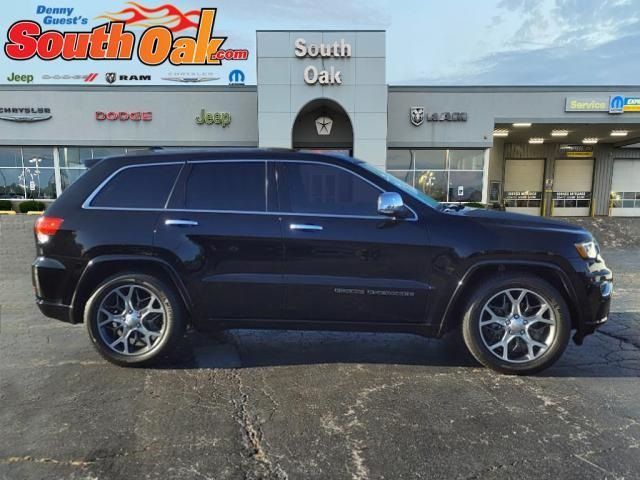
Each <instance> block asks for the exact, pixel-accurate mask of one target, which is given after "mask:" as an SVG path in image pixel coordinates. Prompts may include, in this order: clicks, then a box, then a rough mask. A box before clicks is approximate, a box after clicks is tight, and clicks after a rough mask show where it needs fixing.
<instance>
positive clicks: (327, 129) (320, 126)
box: [316, 116, 333, 135]
mask: <svg viewBox="0 0 640 480" xmlns="http://www.w3.org/2000/svg"><path fill="white" fill-rule="evenodd" d="M331 127H333V120H331V118H329V117H324V116H323V117H318V118H316V131H317V132H318V135H331Z"/></svg>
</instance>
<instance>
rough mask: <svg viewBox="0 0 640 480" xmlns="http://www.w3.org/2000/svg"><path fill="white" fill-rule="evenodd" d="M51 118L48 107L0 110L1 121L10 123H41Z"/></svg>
mask: <svg viewBox="0 0 640 480" xmlns="http://www.w3.org/2000/svg"><path fill="white" fill-rule="evenodd" d="M51 117H52V115H51V109H50V108H47V107H33V108H30V107H18V108H0V120H8V121H10V122H41V121H42V120H49V119H50V118H51Z"/></svg>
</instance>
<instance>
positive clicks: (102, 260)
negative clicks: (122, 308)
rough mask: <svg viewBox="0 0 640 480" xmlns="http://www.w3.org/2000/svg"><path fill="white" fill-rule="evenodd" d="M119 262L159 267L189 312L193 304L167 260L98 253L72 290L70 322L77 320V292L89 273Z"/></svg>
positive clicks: (144, 256)
mask: <svg viewBox="0 0 640 480" xmlns="http://www.w3.org/2000/svg"><path fill="white" fill-rule="evenodd" d="M121 262H126V263H127V264H128V265H132V268H135V264H138V265H140V264H146V265H153V266H154V267H160V268H161V269H162V270H163V271H164V272H165V273H166V274H167V275H168V276H169V278H170V280H171V282H172V283H173V285H174V286H175V287H176V289H177V290H178V295H180V298H181V299H182V301H183V302H184V305H185V307H186V309H187V312H189V314H191V312H192V305H193V304H192V302H191V297H190V296H189V292H188V290H187V288H186V287H185V285H184V283H183V282H182V279H181V278H180V275H178V273H177V272H176V271H175V269H174V268H173V266H172V265H171V264H170V263H169V262H167V261H166V260H163V259H162V258H158V257H149V256H146V255H135V254H108V255H99V256H97V257H94V258H92V259H91V260H89V262H88V263H87V264H86V266H85V268H84V270H83V271H82V273H81V274H80V277H79V278H78V283H77V286H76V289H75V291H74V292H73V297H72V298H71V305H70V312H69V318H70V319H71V320H72V323H78V321H75V319H76V310H77V308H78V307H82V306H81V305H78V302H79V300H80V299H79V298H78V292H80V291H81V290H82V286H83V284H84V283H85V282H86V281H87V279H88V278H90V276H91V274H92V273H93V272H95V271H96V269H97V268H99V267H101V266H103V265H105V264H109V263H121Z"/></svg>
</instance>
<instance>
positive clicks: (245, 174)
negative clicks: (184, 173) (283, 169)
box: [185, 162, 266, 212]
mask: <svg viewBox="0 0 640 480" xmlns="http://www.w3.org/2000/svg"><path fill="white" fill-rule="evenodd" d="M265 188H266V181H265V162H209V163H194V164H193V167H192V170H191V173H190V174H189V180H188V181H187V192H186V202H185V205H186V208H193V209H199V210H242V211H250V212H264V211H265V210H266V200H265Z"/></svg>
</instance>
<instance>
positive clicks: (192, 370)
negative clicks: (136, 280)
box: [0, 223, 640, 480]
mask: <svg viewBox="0 0 640 480" xmlns="http://www.w3.org/2000/svg"><path fill="white" fill-rule="evenodd" d="M29 228H30V226H29V225H27V226H26V227H24V228H22V227H19V226H18V227H16V225H13V227H12V228H10V229H9V228H7V223H0V304H1V305H2V310H1V318H0V479H7V480H17V479H32V478H33V479H36V478H37V479H61V478H64V479H67V478H69V479H122V478H143V479H156V478H158V479H216V480H218V479H332V480H333V479H354V480H358V479H422V478H424V479H427V478H429V479H430V478H447V479H475V478H477V479H498V478H501V479H502V478H519V479H536V480H540V479H546V478H549V479H559V478H563V479H573V478H576V479H578V478H579V479H591V478H593V479H605V478H606V479H627V480H628V479H634V478H640V382H639V377H640V327H639V324H640V295H638V293H640V249H639V248H637V247H628V248H624V249H611V250H608V251H605V258H606V259H607V261H608V264H609V265H610V266H611V267H612V268H613V270H614V272H615V273H616V296H615V300H614V303H613V310H614V313H613V314H612V315H611V320H610V322H609V324H607V325H606V327H605V328H603V329H602V330H601V331H600V332H599V333H597V334H595V335H592V336H590V337H588V338H587V339H586V340H585V344H584V345H583V346H582V347H576V346H575V345H573V344H571V346H570V348H569V350H568V351H567V353H566V354H565V355H564V356H563V357H562V358H561V360H560V361H559V362H558V363H557V364H556V365H555V366H554V367H553V368H551V369H549V370H547V371H546V372H543V373H542V374H540V375H537V376H535V377H509V376H503V375H499V374H496V373H493V372H492V371H490V370H487V369H485V368H481V367H480V366H479V365H478V364H476V363H475V362H474V361H472V360H471V359H470V357H469V355H468V354H466V352H465V351H464V350H463V349H462V348H461V346H460V344H459V342H458V341H457V339H456V338H447V339H444V340H428V339H424V338H420V337H417V336H411V335H397V334H366V333H357V334H355V333H318V332H277V331H230V332H226V333H224V334H222V335H219V336H209V335H203V334H198V333H195V332H190V333H189V335H188V337H187V339H186V341H185V343H184V345H183V347H182V352H181V360H180V361H177V362H175V363H171V364H166V365H162V366H161V367H159V368H149V369H124V368H118V367H115V366H112V365H110V364H108V363H107V362H105V361H104V360H102V359H101V358H100V357H99V356H98V355H97V354H96V353H95V352H94V350H93V347H92V346H91V345H90V343H89V340H88V338H87V335H86V332H85V327H84V326H83V325H76V326H72V325H66V324H63V323H59V322H56V321H54V320H49V319H47V318H45V317H43V316H42V315H41V314H40V313H39V311H38V310H37V308H36V306H35V305H34V302H33V298H32V295H33V292H32V288H31V284H30V278H29V270H28V266H29V265H28V264H29V261H30V258H29V259H27V260H25V259H26V258H27V257H29V255H32V252H31V253H29V251H28V250H27V252H26V253H25V249H27V248H28V246H30V245H31V243H30V242H31V241H32V239H31V234H30V233H29Z"/></svg>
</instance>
